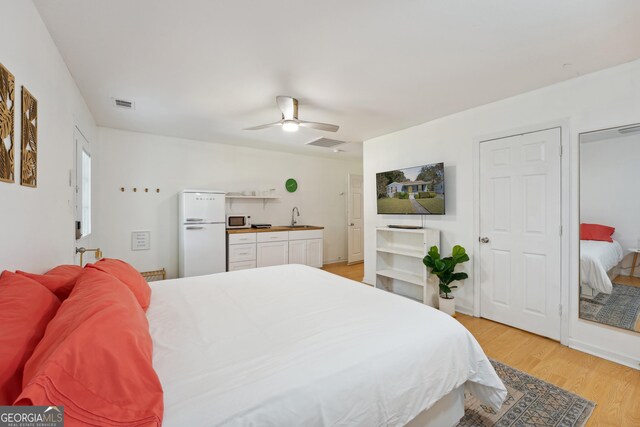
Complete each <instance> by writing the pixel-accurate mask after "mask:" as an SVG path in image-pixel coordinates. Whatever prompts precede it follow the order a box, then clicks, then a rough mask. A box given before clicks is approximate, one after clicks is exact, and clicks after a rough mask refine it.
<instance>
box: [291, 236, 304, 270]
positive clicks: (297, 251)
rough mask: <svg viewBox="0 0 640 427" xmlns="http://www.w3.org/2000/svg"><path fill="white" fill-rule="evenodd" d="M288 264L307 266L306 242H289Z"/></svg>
mask: <svg viewBox="0 0 640 427" xmlns="http://www.w3.org/2000/svg"><path fill="white" fill-rule="evenodd" d="M289 264H304V265H306V264H307V241H306V240H291V241H289Z"/></svg>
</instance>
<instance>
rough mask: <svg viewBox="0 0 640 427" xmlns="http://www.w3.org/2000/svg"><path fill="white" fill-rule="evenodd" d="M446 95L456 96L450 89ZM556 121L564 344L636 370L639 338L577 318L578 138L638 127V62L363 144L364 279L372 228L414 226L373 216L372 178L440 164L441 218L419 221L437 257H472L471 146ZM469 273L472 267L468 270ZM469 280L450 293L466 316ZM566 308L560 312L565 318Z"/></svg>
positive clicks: (370, 265)
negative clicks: (434, 241)
mask: <svg viewBox="0 0 640 427" xmlns="http://www.w3.org/2000/svg"><path fill="white" fill-rule="evenodd" d="M451 90H455V88H452V89H451ZM559 121H563V122H564V123H567V124H568V125H567V126H565V129H563V138H564V139H565V140H564V141H563V144H564V146H565V153H566V154H565V155H567V156H569V158H568V162H566V165H565V166H568V168H566V169H568V171H567V170H565V172H568V174H567V175H566V176H567V177H568V178H569V179H568V182H565V184H567V187H566V188H568V189H569V191H568V192H565V194H564V203H563V210H565V212H566V210H569V214H570V219H571V221H570V222H571V226H570V230H569V233H568V235H567V234H565V236H568V238H569V239H570V240H569V246H566V248H569V250H568V252H569V256H570V267H569V270H570V275H565V278H566V280H565V282H568V283H564V285H565V286H567V287H569V289H568V290H569V295H570V301H569V319H568V322H567V329H568V337H565V338H568V339H567V341H568V343H569V344H570V345H571V346H573V347H576V348H580V349H583V350H585V351H589V352H592V353H598V354H600V355H602V356H605V357H609V358H612V359H615V360H618V361H620V362H621V363H625V364H627V365H629V366H634V367H636V368H637V367H638V361H640V334H636V333H633V332H627V331H622V330H618V329H615V328H610V327H607V326H603V325H598V324H595V323H591V322H587V321H583V320H580V319H578V259H579V258H578V223H579V218H578V187H577V182H578V167H577V166H578V156H577V147H578V134H579V133H580V132H585V131H591V130H595V129H602V128H609V127H614V126H619V125H624V124H629V123H637V122H640V61H634V62H632V63H628V64H624V65H621V66H618V67H614V68H610V69H608V70H604V71H601V72H597V73H593V74H589V75H585V76H582V77H579V78H576V79H573V80H569V81H566V82H563V83H559V84H556V85H553V86H549V87H546V88H543V89H540V90H536V91H533V92H529V93H526V94H523V95H519V96H515V97H512V98H508V99H505V100H502V101H499V102H495V103H492V104H488V105H484V106H481V107H477V108H474V109H471V110H467V111H464V112H461V113H458V114H454V115H451V116H448V117H444V118H441V119H438V120H434V121H432V122H428V123H425V124H422V125H419V126H415V127H412V128H409V129H406V130H403V131H399V132H395V133H392V134H389V135H385V136H382V137H379V138H375V139H372V140H368V141H365V143H364V186H365V187H364V190H365V201H364V205H365V206H364V208H365V280H367V281H368V282H373V281H374V280H375V265H374V264H375V232H374V230H375V227H376V226H377V225H380V224H383V223H419V221H420V220H419V219H408V218H405V217H401V216H397V217H396V216H384V217H383V216H377V215H376V204H375V202H376V200H375V173H376V172H380V171H384V170H391V169H396V168H402V167H406V166H413V165H416V164H422V163H431V162H440V161H442V162H444V163H445V165H446V169H445V179H446V191H447V206H446V210H447V215H446V216H442V217H425V225H426V226H428V227H433V228H437V229H440V230H442V247H443V250H444V252H448V251H450V250H451V247H452V245H454V244H461V245H463V246H465V247H466V248H467V249H468V250H469V251H470V252H471V256H472V261H473V258H474V256H475V254H474V242H475V240H476V239H477V238H478V236H476V235H475V234H474V202H473V200H474V184H475V183H474V172H473V169H474V145H477V141H479V140H481V138H483V136H487V135H493V136H495V135H498V134H502V135H503V136H506V135H509V132H510V131H512V130H514V129H522V128H531V127H535V126H537V125H539V124H540V125H546V124H548V123H550V122H555V123H558V122H559ZM467 271H468V272H469V273H470V274H471V273H472V272H473V266H472V264H471V263H469V265H468V266H467ZM473 281H474V278H473V277H471V278H470V279H469V280H467V281H466V283H464V285H463V286H462V288H461V289H460V290H459V292H458V293H457V297H458V298H459V305H460V306H461V307H462V308H463V310H465V311H467V312H472V311H473V303H474V295H473V292H474V290H473V284H474V283H473ZM566 312H567V310H565V313H566Z"/></svg>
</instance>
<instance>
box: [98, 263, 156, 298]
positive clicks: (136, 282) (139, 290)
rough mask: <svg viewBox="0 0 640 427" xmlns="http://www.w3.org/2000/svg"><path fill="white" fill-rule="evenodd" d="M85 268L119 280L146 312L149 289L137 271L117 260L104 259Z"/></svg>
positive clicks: (149, 294)
mask: <svg viewBox="0 0 640 427" xmlns="http://www.w3.org/2000/svg"><path fill="white" fill-rule="evenodd" d="M87 267H88V268H95V269H97V270H100V271H103V272H105V273H107V274H110V275H112V276H113V277H115V278H116V279H118V280H120V281H121V282H122V283H124V284H125V285H127V287H128V288H129V289H130V290H131V292H133V294H134V295H135V296H136V298H137V299H138V302H139V303H140V307H142V309H143V310H145V311H146V310H147V308H149V303H150V301H151V288H150V287H149V284H148V283H147V281H146V280H144V277H142V275H141V274H140V273H139V272H138V270H136V269H135V268H133V267H132V266H131V265H129V264H127V263H126V262H124V261H120V260H119V259H111V258H104V259H101V260H100V261H98V262H96V263H95V264H88V265H87Z"/></svg>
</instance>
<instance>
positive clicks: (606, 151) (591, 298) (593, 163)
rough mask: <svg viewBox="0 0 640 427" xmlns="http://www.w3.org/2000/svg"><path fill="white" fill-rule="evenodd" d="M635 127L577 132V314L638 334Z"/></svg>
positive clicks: (639, 172)
mask: <svg viewBox="0 0 640 427" xmlns="http://www.w3.org/2000/svg"><path fill="white" fill-rule="evenodd" d="M639 196H640V125H629V126H621V127H619V128H613V129H605V130H599V131H594V132H588V133H583V134H581V135H580V318H581V319H584V320H590V321H594V322H598V323H602V324H605V325H609V326H615V327H618V328H622V329H626V330H630V331H635V332H640V266H639V265H638V263H639V258H640V257H639V256H638V254H639V251H640V197H639Z"/></svg>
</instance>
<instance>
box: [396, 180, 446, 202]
mask: <svg viewBox="0 0 640 427" xmlns="http://www.w3.org/2000/svg"><path fill="white" fill-rule="evenodd" d="M420 191H434V192H435V193H437V194H443V193H444V186H443V185H442V182H438V183H436V184H434V183H433V182H426V181H407V182H392V183H391V184H389V185H387V197H393V196H394V194H396V193H409V198H411V199H413V198H414V197H413V195H414V194H415V193H418V192H420Z"/></svg>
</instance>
